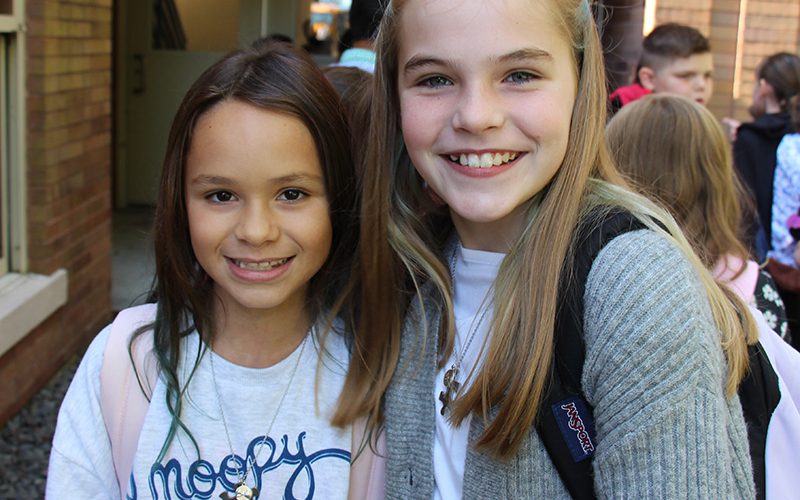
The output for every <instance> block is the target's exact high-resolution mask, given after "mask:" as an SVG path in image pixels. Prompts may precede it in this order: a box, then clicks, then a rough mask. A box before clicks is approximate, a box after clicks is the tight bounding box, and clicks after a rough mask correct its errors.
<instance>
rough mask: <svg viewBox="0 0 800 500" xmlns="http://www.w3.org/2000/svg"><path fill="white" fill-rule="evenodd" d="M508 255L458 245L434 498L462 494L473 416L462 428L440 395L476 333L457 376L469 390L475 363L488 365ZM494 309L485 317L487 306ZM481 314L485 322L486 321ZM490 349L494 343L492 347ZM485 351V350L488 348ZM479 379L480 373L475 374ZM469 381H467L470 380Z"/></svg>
mask: <svg viewBox="0 0 800 500" xmlns="http://www.w3.org/2000/svg"><path fill="white" fill-rule="evenodd" d="M505 256H506V255H505V254H502V253H495V252H485V251H481V250H471V249H468V248H463V247H462V246H461V245H458V247H457V250H456V254H455V272H454V274H455V280H454V284H455V289H454V291H453V293H454V297H453V302H454V304H453V306H454V313H455V320H456V342H455V349H454V350H453V354H452V355H451V356H450V359H448V360H447V363H446V364H445V366H444V368H443V369H441V370H439V372H438V373H437V375H436V384H435V386H434V398H435V401H436V405H435V406H436V434H435V437H434V441H433V477H434V482H435V486H434V490H433V498H434V500H449V499H453V498H461V497H462V485H463V483H464V464H465V462H466V458H467V443H468V438H469V425H470V420H471V418H472V417H471V416H470V417H467V418H466V419H465V420H464V421H463V422H462V423H461V425H460V426H458V427H454V426H453V425H452V424H451V423H450V422H449V420H448V416H447V415H445V416H443V415H442V414H441V412H440V410H441V409H442V403H441V401H440V400H439V394H440V393H441V392H442V391H443V390H444V374H445V372H446V371H447V370H449V369H450V367H451V366H452V365H453V364H454V363H455V362H456V360H457V359H458V356H459V355H461V353H462V351H463V349H464V346H465V345H466V344H467V342H468V339H469V336H470V333H471V332H472V331H473V329H474V330H475V336H474V338H473V339H472V343H471V344H470V345H469V349H467V351H466V354H465V355H464V359H463V360H462V361H461V366H460V367H459V370H458V376H457V378H456V380H457V381H458V382H459V383H461V388H460V392H461V393H462V394H463V393H464V391H465V390H466V389H467V388H468V386H469V382H470V380H471V378H470V379H468V378H467V377H468V376H469V374H470V372H471V371H472V370H473V367H475V372H474V373H477V370H478V369H479V368H480V366H481V365H482V364H483V359H484V357H485V354H486V353H485V351H484V350H483V345H484V341H485V340H486V336H487V334H488V332H489V325H490V323H491V321H492V315H493V309H492V308H493V303H492V298H493V297H492V292H491V289H492V285H493V283H494V281H495V278H497V273H498V271H499V270H500V264H502V262H503V259H504V258H505ZM486 308H488V310H487V312H486V314H485V315H484V314H483V312H484V310H485V309H486ZM481 316H483V320H482V321H481ZM487 347H488V345H487ZM482 351H484V352H482ZM472 378H474V375H473V377H472ZM465 379H466V380H465Z"/></svg>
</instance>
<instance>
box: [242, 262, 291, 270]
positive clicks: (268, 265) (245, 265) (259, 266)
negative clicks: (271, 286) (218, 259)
mask: <svg viewBox="0 0 800 500" xmlns="http://www.w3.org/2000/svg"><path fill="white" fill-rule="evenodd" d="M288 260H289V259H280V260H266V261H263V262H244V261H241V260H234V263H236V265H237V266H238V267H240V268H242V269H249V270H251V271H269V270H270V269H273V268H276V267H278V266H282V265H284V264H286V262H287V261H288Z"/></svg>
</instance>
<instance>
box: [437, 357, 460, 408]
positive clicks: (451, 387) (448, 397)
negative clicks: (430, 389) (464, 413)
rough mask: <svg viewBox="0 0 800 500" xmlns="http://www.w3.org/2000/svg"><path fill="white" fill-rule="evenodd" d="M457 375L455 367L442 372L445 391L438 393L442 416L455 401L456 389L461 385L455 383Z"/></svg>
mask: <svg viewBox="0 0 800 500" xmlns="http://www.w3.org/2000/svg"><path fill="white" fill-rule="evenodd" d="M457 374H458V369H457V368H456V367H455V366H453V367H451V368H450V369H449V370H447V371H446V372H444V387H445V390H444V391H442V392H440V393H439V401H441V402H442V409H441V410H440V413H441V414H442V416H444V414H445V412H446V411H447V405H449V404H450V402H451V401H452V400H453V399H455V396H456V393H457V392H458V388H459V387H460V386H461V384H459V383H458V382H457V381H456V375H457Z"/></svg>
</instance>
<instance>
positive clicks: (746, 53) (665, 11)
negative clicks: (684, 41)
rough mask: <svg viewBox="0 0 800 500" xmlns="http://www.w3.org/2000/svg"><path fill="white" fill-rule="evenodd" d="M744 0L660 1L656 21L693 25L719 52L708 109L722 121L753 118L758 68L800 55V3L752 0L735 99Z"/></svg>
mask: <svg viewBox="0 0 800 500" xmlns="http://www.w3.org/2000/svg"><path fill="white" fill-rule="evenodd" d="M742 3H743V2H741V1H740V0H694V1H692V2H687V1H686V0H659V1H658V4H657V6H658V7H657V11H656V23H657V24H661V23H665V22H670V21H674V22H680V23H684V24H688V25H690V26H694V27H695V28H697V29H698V30H700V32H702V33H703V34H704V35H706V36H708V37H709V39H710V41H711V48H712V51H713V53H714V97H713V98H712V100H711V102H710V103H709V108H710V109H711V111H713V112H714V114H715V115H717V116H718V117H723V116H734V117H736V118H738V119H740V120H749V119H750V117H749V115H748V114H747V107H748V106H749V105H750V102H751V100H752V95H753V86H754V75H755V68H756V65H757V64H758V63H759V61H761V60H762V59H763V58H764V57H765V56H768V55H770V54H773V53H775V52H780V51H788V52H794V53H800V2H798V0H748V1H747V2H746V12H745V13H744V22H745V30H744V32H743V34H744V38H743V40H744V43H743V45H742V59H741V61H742V66H741V75H740V94H739V97H738V98H735V97H734V95H733V90H734V79H735V77H736V73H735V63H736V43H737V33H738V27H739V16H740V7H741V5H742Z"/></svg>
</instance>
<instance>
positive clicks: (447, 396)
mask: <svg viewBox="0 0 800 500" xmlns="http://www.w3.org/2000/svg"><path fill="white" fill-rule="evenodd" d="M459 246H460V245H456V246H455V248H454V249H453V253H452V254H451V255H450V282H451V283H452V284H453V295H454V296H455V292H456V253H457V252H458V248H459ZM484 302H485V297H484ZM489 309H490V307H489V304H483V311H481V315H480V316H479V317H478V322H477V323H475V324H474V325H472V327H471V328H470V330H469V333H468V334H467V341H466V343H465V344H464V348H463V349H461V350H460V351H461V352H459V353H458V354H457V356H456V361H455V363H453V364H452V365H450V369H449V370H447V371H445V373H444V390H443V391H442V392H440V393H439V401H441V402H442V409H441V411H440V413H441V414H442V415H445V413H447V406H448V405H449V404H450V402H452V401H453V399H455V397H456V396H457V394H458V390H459V388H460V387H461V384H460V383H459V382H458V380H457V377H458V370H459V369H460V368H461V363H462V362H463V361H464V357H465V356H466V355H467V351H469V347H470V346H471V345H472V341H473V340H474V339H475V336H476V334H477V333H478V330H479V329H480V326H481V324H483V320H484V318H485V317H486V313H487V312H489Z"/></svg>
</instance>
